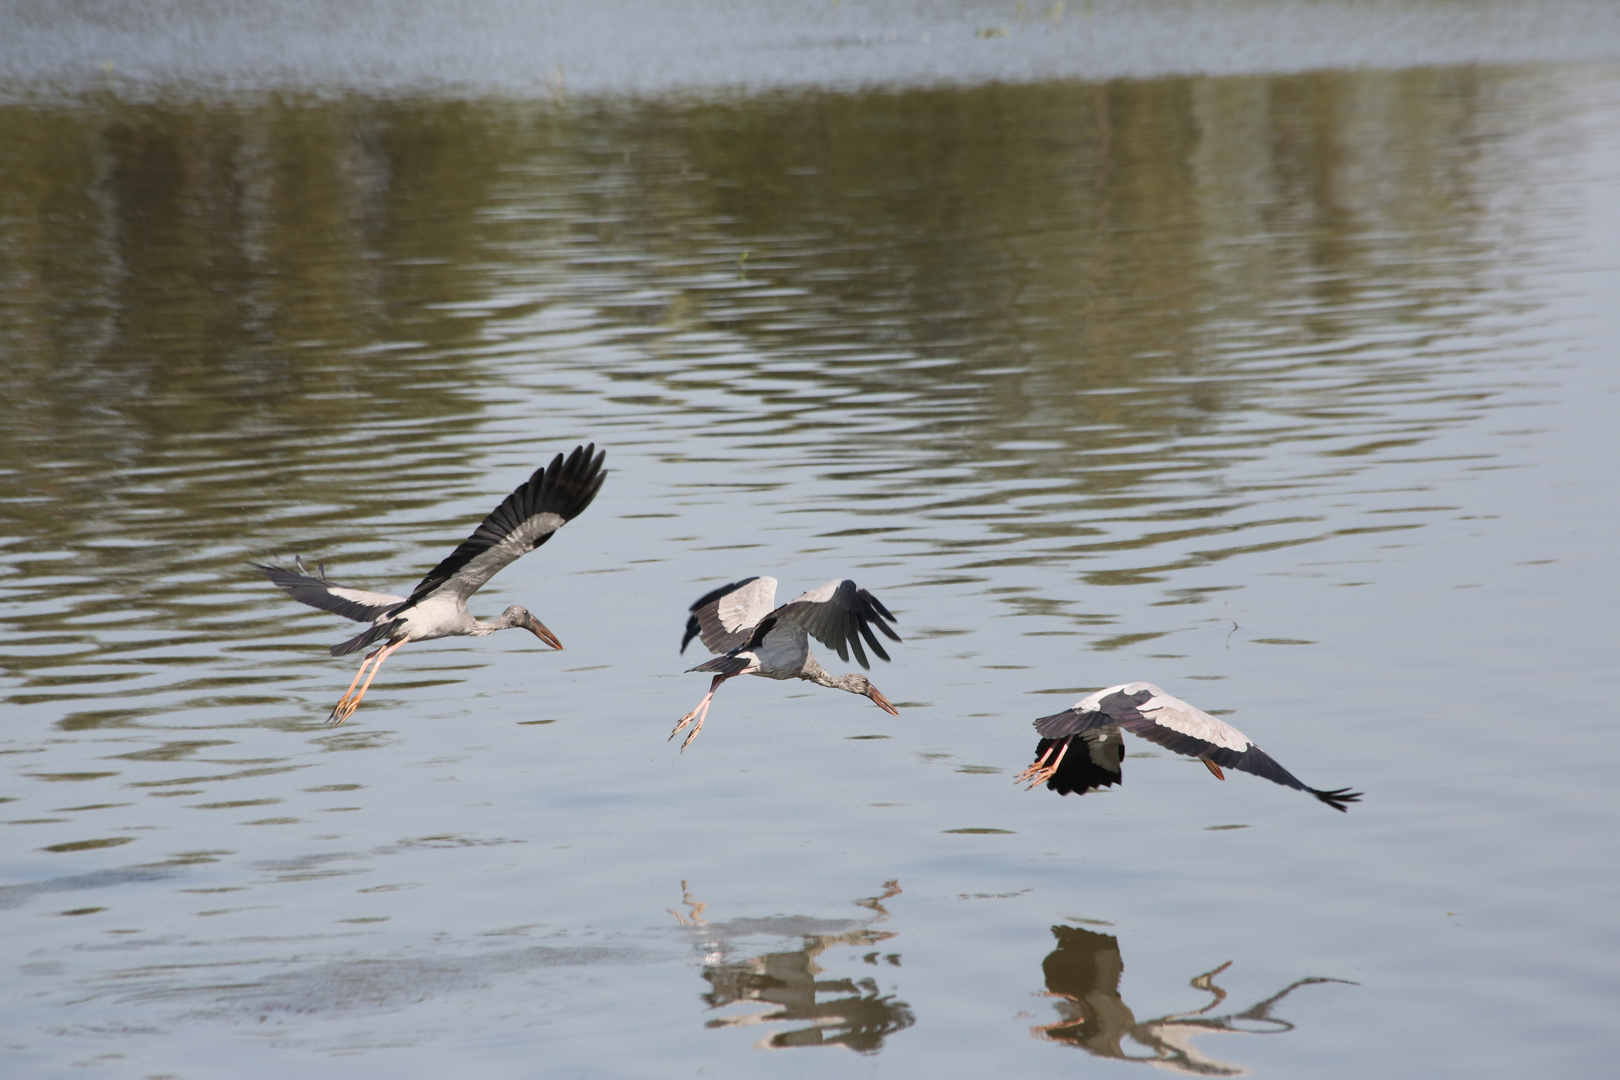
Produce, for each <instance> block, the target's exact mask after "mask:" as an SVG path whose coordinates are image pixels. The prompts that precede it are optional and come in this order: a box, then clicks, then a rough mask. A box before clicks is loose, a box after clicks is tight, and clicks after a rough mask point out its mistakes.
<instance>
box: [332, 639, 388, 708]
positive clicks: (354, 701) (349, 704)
mask: <svg viewBox="0 0 1620 1080" xmlns="http://www.w3.org/2000/svg"><path fill="white" fill-rule="evenodd" d="M404 644H405V642H403V641H396V642H394V644H392V645H385V646H384V647H382V648H381V649H378V650H377V651H376V652H374V653H372V654H371V655H370V656H368V657H366V659H365V661H364V662H362V663H361V665H360V671H357V672H355V675H354V682H356V683H357V682H360V672H363V671H365V670H366V665H367V664H370V665H371V673H370V674H369V675H367V676H366V681H365V682H364V683H362V684H361V686H360V692H359V693H355V692H354V683H350V684H349V692H348V693H346V694H344V695H343V697H342V698H341V699H340V700H339V701H338V703H337V704H336V705H334V706H332V714H331V715H330V716H328V717H327V718H326V722H327V723H328V724H333V725H337V724H341V723H343V721H345V720H347V719H348V718H349V717H351V716H353V715H354V710H356V709H358V708H359V707H360V699H361V698H363V697H365V696H366V691H367V690H369V689H371V680H372V679H375V678H376V677H377V672H378V671H379V670H381V668H382V666H383V661H384V660H386V659H388V658H389V657H390V656H392V655H393V654H394V653H395V652H396V651H398V650H399V647H400V646H402V645H404Z"/></svg>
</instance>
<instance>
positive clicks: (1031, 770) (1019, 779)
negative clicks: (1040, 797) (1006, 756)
mask: <svg viewBox="0 0 1620 1080" xmlns="http://www.w3.org/2000/svg"><path fill="white" fill-rule="evenodd" d="M1056 749H1057V744H1056V743H1053V744H1052V745H1051V746H1048V747H1047V748H1046V753H1044V754H1042V755H1041V756H1040V757H1038V758H1036V759H1035V761H1034V762H1033V763H1032V764H1031V765H1030V766H1029V767H1028V768H1027V769H1025V770H1024V771H1023V772H1021V773H1019V774H1018V775H1017V776H1015V777H1013V783H1015V784H1022V783H1023V782H1024V781H1026V780H1034V779H1035V774H1036V773H1038V772H1040V771H1041V766H1043V765H1045V764H1046V759H1047V758H1049V757H1051V756H1052V751H1053V750H1056ZM1034 786H1035V785H1033V784H1031V785H1030V787H1034Z"/></svg>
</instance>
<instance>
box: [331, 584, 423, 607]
mask: <svg viewBox="0 0 1620 1080" xmlns="http://www.w3.org/2000/svg"><path fill="white" fill-rule="evenodd" d="M326 591H327V592H329V593H331V594H332V595H333V596H336V597H339V598H340V599H343V600H349V601H352V602H354V603H356V604H365V605H367V606H368V607H393V606H394V605H395V604H403V603H404V602H405V598H404V597H403V596H389V595H388V594H387V593H380V592H367V591H366V590H365V589H351V588H349V587H348V586H347V585H328V586H326Z"/></svg>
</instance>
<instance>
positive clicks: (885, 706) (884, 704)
mask: <svg viewBox="0 0 1620 1080" xmlns="http://www.w3.org/2000/svg"><path fill="white" fill-rule="evenodd" d="M866 696H867V697H869V698H871V699H872V700H873V701H875V702H877V707H878V708H880V709H882V710H883V711H884V712H886V713H888V714H889V715H890V716H899V715H900V712H899V710H898V709H896V708H895V707H894V706H893V705H890V704H889V699H888V698H886V697H884V696H883V695H882V694H880V693H878V688H877V687H875V686H874V687H872V688H871V689H869V690H867V691H866Z"/></svg>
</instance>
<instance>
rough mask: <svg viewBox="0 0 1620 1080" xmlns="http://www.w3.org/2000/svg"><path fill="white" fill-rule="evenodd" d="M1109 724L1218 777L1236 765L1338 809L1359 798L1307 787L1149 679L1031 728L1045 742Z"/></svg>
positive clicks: (1228, 728)
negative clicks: (1207, 768)
mask: <svg viewBox="0 0 1620 1080" xmlns="http://www.w3.org/2000/svg"><path fill="white" fill-rule="evenodd" d="M1113 724H1118V725H1119V726H1120V727H1123V728H1124V729H1125V730H1127V731H1129V732H1130V733H1131V734H1133V735H1139V736H1141V737H1142V738H1144V739H1146V740H1148V741H1149V742H1152V743H1157V744H1158V745H1160V746H1162V747H1164V748H1165V749H1166V750H1170V751H1172V752H1174V753H1177V754H1185V755H1187V756H1188V757H1194V758H1198V759H1200V760H1202V761H1203V762H1205V763H1206V764H1208V765H1210V766H1211V768H1210V771H1211V772H1213V773H1215V775H1216V776H1220V775H1221V774H1220V771H1219V769H1220V768H1227V769H1237V770H1238V771H1239V772H1246V773H1250V774H1252V775H1254V776H1259V777H1262V778H1264V779H1266V780H1270V781H1271V782H1272V783H1274V784H1282V785H1283V786H1284V787H1291V788H1294V789H1295V790H1296V791H1304V792H1308V793H1309V794H1311V795H1314V796H1315V797H1316V798H1318V799H1320V800H1321V801H1322V802H1324V803H1326V804H1327V805H1329V806H1331V807H1333V809H1335V810H1339V811H1343V810H1344V809H1345V807H1346V805H1347V804H1349V803H1353V802H1356V801H1358V800H1359V799H1360V798H1361V793H1360V792H1355V791H1351V790H1350V789H1349V788H1338V789H1336V790H1333V791H1321V790H1319V789H1317V788H1313V787H1309V786H1307V785H1306V784H1304V783H1303V782H1301V781H1300V780H1299V778H1298V777H1296V776H1295V775H1294V774H1293V773H1291V772H1289V771H1288V770H1287V769H1285V768H1283V767H1282V766H1281V765H1279V764H1278V763H1277V762H1276V761H1275V760H1273V759H1272V757H1271V756H1270V755H1269V754H1267V753H1266V752H1265V751H1264V750H1262V749H1260V748H1259V747H1258V746H1256V745H1254V743H1253V742H1252V741H1251V740H1250V739H1249V737H1248V736H1247V735H1245V734H1243V732H1241V731H1239V730H1238V729H1237V728H1235V727H1233V726H1232V725H1230V724H1228V723H1225V722H1224V721H1222V720H1218V719H1216V718H1215V717H1213V716H1211V715H1209V713H1207V712H1204V711H1203V710H1202V709H1198V708H1195V707H1193V706H1192V705H1189V704H1187V703H1186V702H1185V701H1182V700H1181V699H1180V698H1178V697H1173V696H1172V695H1170V694H1167V693H1165V692H1164V691H1163V690H1160V689H1159V688H1158V687H1157V686H1154V685H1153V684H1152V683H1145V682H1134V683H1125V684H1123V685H1121V686H1110V687H1109V688H1108V689H1106V690H1099V691H1097V692H1096V693H1095V694H1091V695H1089V696H1087V697H1084V698H1082V699H1080V701H1078V702H1076V703H1075V705H1074V707H1073V708H1071V709H1065V710H1064V711H1063V712H1060V713H1054V714H1053V715H1051V716H1043V717H1041V718H1040V719H1039V720H1037V721H1035V730H1036V731H1038V732H1040V733H1041V738H1042V740H1043V742H1044V741H1045V740H1054V741H1056V740H1059V739H1064V738H1066V737H1068V736H1071V735H1079V734H1084V733H1087V732H1092V731H1098V730H1100V729H1103V728H1105V727H1108V726H1110V725H1113Z"/></svg>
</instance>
